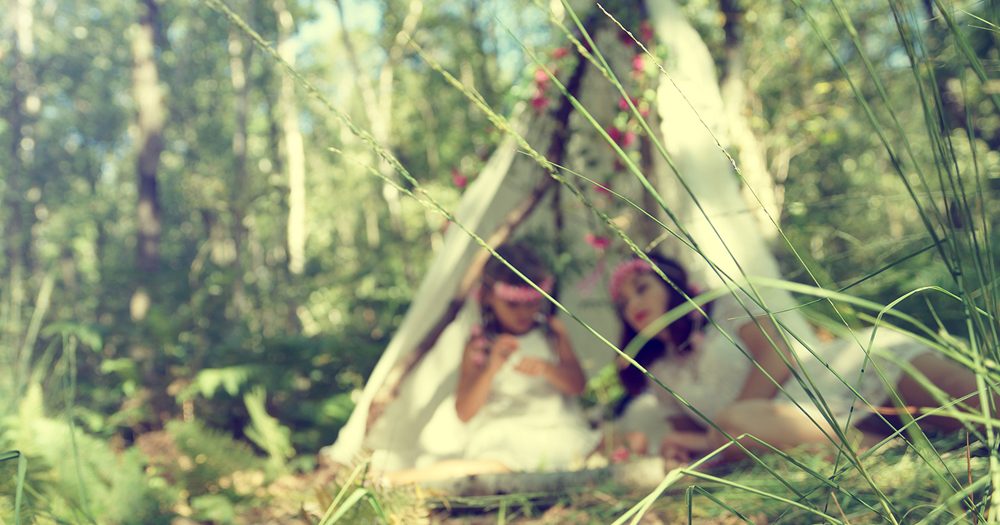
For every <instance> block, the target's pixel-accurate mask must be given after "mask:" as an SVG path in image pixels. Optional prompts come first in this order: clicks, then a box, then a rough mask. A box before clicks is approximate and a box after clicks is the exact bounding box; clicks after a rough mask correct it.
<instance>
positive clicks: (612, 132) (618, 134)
mask: <svg viewBox="0 0 1000 525" xmlns="http://www.w3.org/2000/svg"><path fill="white" fill-rule="evenodd" d="M607 131H608V136H609V137H611V140H613V141H615V143H616V144H620V141H621V139H622V130H620V129H618V128H616V127H614V126H611V127H610V128H608V129H607Z"/></svg>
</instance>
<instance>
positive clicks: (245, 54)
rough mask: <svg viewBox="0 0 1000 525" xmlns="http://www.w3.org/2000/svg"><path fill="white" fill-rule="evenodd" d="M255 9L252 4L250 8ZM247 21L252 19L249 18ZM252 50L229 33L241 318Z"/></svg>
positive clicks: (236, 298) (238, 310) (235, 306)
mask: <svg viewBox="0 0 1000 525" xmlns="http://www.w3.org/2000/svg"><path fill="white" fill-rule="evenodd" d="M251 9H252V5H251ZM245 18H248V19H249V18H250V17H249V16H247V17H245ZM252 52H253V47H252V46H249V45H247V44H246V43H245V42H243V40H242V38H241V34H240V33H239V32H238V30H237V29H236V28H235V27H233V28H231V29H230V32H229V71H230V78H231V81H232V86H233V95H234V98H235V106H234V108H233V110H234V113H235V117H236V123H235V127H234V129H233V145H232V147H233V174H232V177H233V178H232V182H231V186H230V191H231V194H230V213H231V216H232V224H231V225H230V228H231V230H230V236H231V237H232V239H233V251H234V255H235V256H234V258H233V260H232V262H231V264H232V268H233V271H234V272H235V273H236V275H235V276H234V277H233V289H232V302H231V308H232V312H231V316H230V317H231V318H233V319H239V318H242V317H243V316H244V315H246V314H247V313H248V312H249V311H250V304H249V300H248V298H247V294H246V290H245V285H244V282H243V275H244V273H245V272H244V268H245V256H246V254H245V253H244V252H245V251H246V244H247V227H246V224H244V222H245V219H246V214H247V206H248V198H247V194H248V192H247V187H248V185H249V179H248V176H247V113H248V112H249V99H250V87H249V85H248V83H247V72H248V70H249V64H250V58H251V54H252Z"/></svg>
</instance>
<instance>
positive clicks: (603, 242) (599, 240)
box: [583, 233, 611, 250]
mask: <svg viewBox="0 0 1000 525" xmlns="http://www.w3.org/2000/svg"><path fill="white" fill-rule="evenodd" d="M583 239H584V240H585V241H587V244H589V245H590V246H591V247H593V248H594V249H595V250H604V249H606V248H607V247H608V246H610V245H611V239H609V238H607V237H605V236H603V235H594V234H593V233H588V234H587V235H584V236H583Z"/></svg>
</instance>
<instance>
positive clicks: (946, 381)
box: [897, 353, 980, 431]
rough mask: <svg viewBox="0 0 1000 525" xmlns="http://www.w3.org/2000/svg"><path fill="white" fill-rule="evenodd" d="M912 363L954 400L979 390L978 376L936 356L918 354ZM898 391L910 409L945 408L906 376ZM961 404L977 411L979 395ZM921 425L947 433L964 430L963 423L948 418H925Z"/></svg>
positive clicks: (901, 380)
mask: <svg viewBox="0 0 1000 525" xmlns="http://www.w3.org/2000/svg"><path fill="white" fill-rule="evenodd" d="M910 364H912V365H913V367H914V368H916V369H917V371H918V372H920V373H921V374H923V375H924V376H926V377H927V380H928V381H930V382H931V384H933V385H935V386H937V387H938V388H940V389H941V390H943V391H944V392H945V394H947V395H948V397H949V398H951V399H956V398H960V397H964V396H966V395H968V394H970V393H972V392H975V391H976V376H975V375H974V374H973V373H972V372H971V371H970V370H969V369H967V368H965V367H962V366H960V365H958V364H956V363H953V362H952V361H949V360H947V359H944V358H942V357H940V356H938V355H936V354H933V353H926V354H921V355H918V356H917V357H915V358H914V359H913V360H912V361H910ZM897 391H898V392H899V396H900V398H902V400H903V403H904V404H906V405H907V406H915V407H940V406H941V405H942V403H941V402H940V401H939V400H938V399H937V398H935V397H934V394H932V393H931V392H929V391H928V390H927V389H925V388H924V387H923V385H921V384H920V383H919V382H918V381H917V380H916V379H914V378H913V377H911V376H909V375H904V376H903V377H902V379H900V380H899V384H898V385H897ZM945 401H949V400H945ZM962 403H963V404H964V405H966V406H968V407H970V408H972V409H978V408H979V406H980V402H979V396H978V395H973V396H972V397H970V398H968V399H966V400H965V401H963V402H962ZM921 422H922V423H925V424H927V425H929V426H932V427H935V428H939V429H941V430H946V431H955V430H959V429H962V428H965V427H964V425H962V423H961V421H959V420H957V419H955V418H953V417H949V416H928V417H924V418H922V420H921Z"/></svg>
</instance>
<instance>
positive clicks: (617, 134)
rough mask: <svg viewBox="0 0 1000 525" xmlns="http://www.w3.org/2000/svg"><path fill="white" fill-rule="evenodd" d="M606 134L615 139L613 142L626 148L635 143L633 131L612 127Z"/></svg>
mask: <svg viewBox="0 0 1000 525" xmlns="http://www.w3.org/2000/svg"><path fill="white" fill-rule="evenodd" d="M608 136H609V137H611V140H613V141H615V144H618V145H619V146H621V147H623V148H627V147H629V146H631V145H632V144H634V143H635V132H634V131H622V130H620V129H618V128H615V127H612V128H609V129H608Z"/></svg>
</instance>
